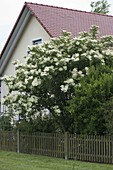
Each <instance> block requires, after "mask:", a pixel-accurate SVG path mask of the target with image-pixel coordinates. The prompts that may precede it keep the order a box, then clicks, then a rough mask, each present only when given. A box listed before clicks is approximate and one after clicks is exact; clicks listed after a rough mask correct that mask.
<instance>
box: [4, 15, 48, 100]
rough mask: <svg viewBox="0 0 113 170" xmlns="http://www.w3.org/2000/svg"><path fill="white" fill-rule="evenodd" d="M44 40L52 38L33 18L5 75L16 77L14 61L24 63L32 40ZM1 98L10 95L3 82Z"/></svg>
mask: <svg viewBox="0 0 113 170" xmlns="http://www.w3.org/2000/svg"><path fill="white" fill-rule="evenodd" d="M37 38H42V39H43V42H45V41H49V40H50V36H49V35H48V34H47V32H46V31H45V30H44V28H43V27H42V26H41V24H40V23H39V22H38V21H37V19H36V18H35V17H34V16H32V17H31V18H30V20H29V22H28V24H27V25H26V27H25V29H24V32H23V33H22V35H21V37H20V39H19V41H18V43H17V45H16V47H15V49H14V51H13V53H12V55H11V57H10V60H9V61H8V64H7V66H6V68H5V70H4V73H3V76H4V75H14V74H15V68H14V66H13V64H12V62H13V61H14V60H17V59H18V60H20V61H21V62H24V60H25V59H24V56H26V54H27V50H28V46H29V45H32V40H33V39H37ZM1 88H2V89H1V97H3V96H4V95H6V94H7V93H8V89H7V87H6V85H5V84H4V83H3V82H2V83H1Z"/></svg>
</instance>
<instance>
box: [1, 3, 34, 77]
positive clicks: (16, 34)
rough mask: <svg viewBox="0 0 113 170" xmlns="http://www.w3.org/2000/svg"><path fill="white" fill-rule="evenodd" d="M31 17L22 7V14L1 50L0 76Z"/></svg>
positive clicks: (26, 9)
mask: <svg viewBox="0 0 113 170" xmlns="http://www.w3.org/2000/svg"><path fill="white" fill-rule="evenodd" d="M30 16H31V13H30V11H29V10H28V8H26V7H25V6H24V8H23V10H22V12H21V13H20V15H19V18H18V20H17V22H16V24H15V25H14V28H13V30H12V32H11V34H10V36H9V38H8V40H7V42H6V44H5V46H4V48H3V50H2V53H1V59H0V75H2V74H3V71H4V69H5V66H6V64H7V62H8V60H9V58H10V56H11V53H12V52H13V50H14V48H15V46H16V44H17V41H18V40H19V38H20V36H21V34H22V32H23V30H24V28H25V26H26V24H27V22H28V20H29V18H30Z"/></svg>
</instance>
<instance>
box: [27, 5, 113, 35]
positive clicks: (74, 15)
mask: <svg viewBox="0 0 113 170" xmlns="http://www.w3.org/2000/svg"><path fill="white" fill-rule="evenodd" d="M25 4H26V6H27V7H28V8H29V9H30V11H31V12H32V14H33V15H34V16H35V17H36V18H37V20H38V21H39V22H40V23H41V25H42V26H43V27H44V28H45V30H46V31H47V32H48V33H49V35H50V36H52V37H58V36H59V35H61V33H62V30H66V31H69V32H71V33H72V35H73V36H76V35H78V33H79V32H81V31H89V28H90V27H91V25H97V26H99V28H100V35H101V36H102V35H113V16H109V15H102V14H96V13H91V12H83V11H78V10H73V9H67V8H61V7H54V6H48V5H42V4H36V3H25Z"/></svg>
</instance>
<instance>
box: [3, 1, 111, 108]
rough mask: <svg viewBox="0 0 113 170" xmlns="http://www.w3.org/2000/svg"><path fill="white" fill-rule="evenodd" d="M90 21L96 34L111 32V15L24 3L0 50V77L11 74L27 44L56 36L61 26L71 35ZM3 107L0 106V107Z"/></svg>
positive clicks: (76, 33)
mask: <svg viewBox="0 0 113 170" xmlns="http://www.w3.org/2000/svg"><path fill="white" fill-rule="evenodd" d="M91 25H97V26H99V28H100V35H101V36H102V35H113V16H109V15H102V14H96V13H91V12H84V11H78V10H73V9H67V8H61V7H54V6H48V5H42V4H36V3H25V4H24V6H23V8H22V10H21V12H20V15H19V17H18V19H17V21H16V23H15V25H14V27H13V29H12V32H11V34H10V35H9V38H8V40H7V42H6V44H5V46H4V48H3V50H2V52H1V56H0V77H2V76H4V75H14V74H15V69H14V67H13V65H12V61H14V60H16V59H19V60H20V61H22V62H24V56H25V55H27V53H28V52H29V51H28V46H29V45H33V44H39V43H43V42H45V41H49V40H50V38H51V37H58V36H59V35H61V34H62V31H63V30H66V31H68V32H71V33H72V36H73V37H75V36H77V35H78V33H79V32H82V31H89V28H90V27H91ZM7 91H8V90H7V88H6V86H5V84H4V82H3V81H2V82H1V87H0V95H1V98H3V96H4V95H5V94H6V93H7ZM1 111H3V106H2V107H1Z"/></svg>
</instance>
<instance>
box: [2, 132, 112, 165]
mask: <svg viewBox="0 0 113 170" xmlns="http://www.w3.org/2000/svg"><path fill="white" fill-rule="evenodd" d="M0 149H1V150H7V151H14V152H15V151H16V152H21V153H29V154H38V155H45V156H51V157H58V158H65V159H74V160H81V161H89V162H98V163H109V164H113V136H95V135H76V134H68V133H65V134H57V133H33V134H24V133H16V132H0Z"/></svg>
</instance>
